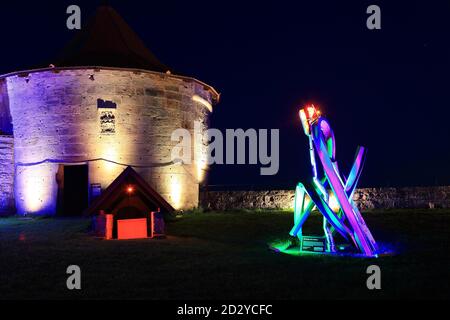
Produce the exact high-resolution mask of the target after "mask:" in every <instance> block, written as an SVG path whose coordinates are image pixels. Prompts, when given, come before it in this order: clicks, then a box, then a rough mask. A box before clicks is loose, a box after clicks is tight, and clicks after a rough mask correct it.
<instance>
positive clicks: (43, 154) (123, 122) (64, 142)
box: [0, 68, 218, 214]
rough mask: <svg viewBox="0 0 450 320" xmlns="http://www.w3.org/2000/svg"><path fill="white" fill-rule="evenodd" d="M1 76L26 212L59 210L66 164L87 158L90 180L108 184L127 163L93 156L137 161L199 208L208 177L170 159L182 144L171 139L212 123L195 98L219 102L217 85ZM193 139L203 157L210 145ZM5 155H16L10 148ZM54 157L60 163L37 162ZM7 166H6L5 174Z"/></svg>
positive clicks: (97, 71)
mask: <svg viewBox="0 0 450 320" xmlns="http://www.w3.org/2000/svg"><path fill="white" fill-rule="evenodd" d="M1 80H2V83H3V84H2V86H3V87H5V86H6V92H7V95H6V94H5V95H3V98H4V99H5V100H7V103H3V104H2V108H1V109H2V110H0V111H1V112H2V113H3V114H6V115H7V116H8V117H10V118H12V124H13V131H14V153H15V155H14V157H15V162H16V165H17V171H16V173H15V174H16V177H15V202H16V208H17V211H18V213H19V214H24V213H33V214H40V213H46V214H54V213H55V212H56V204H57V189H58V185H57V179H55V176H56V175H57V173H58V170H59V169H60V164H61V163H64V162H67V163H72V162H77V161H79V162H81V163H88V165H89V183H90V184H94V183H95V184H101V187H102V189H105V188H106V187H107V186H108V185H109V184H110V183H111V182H112V181H113V180H114V179H115V178H116V177H117V176H118V175H119V174H120V173H121V172H122V171H123V170H124V169H125V166H123V165H118V164H114V163H112V162H107V161H103V160H98V161H91V160H93V159H99V158H102V159H107V160H110V161H114V162H117V163H120V164H129V165H133V166H137V167H136V168H135V169H136V171H138V172H139V174H141V175H142V177H143V178H144V179H146V180H147V181H148V182H149V183H150V185H151V186H152V187H153V188H154V189H155V190H156V191H157V192H159V193H160V194H161V195H162V196H163V197H164V198H166V200H167V201H168V202H169V203H171V204H172V206H173V207H175V208H176V209H189V208H193V207H197V206H198V199H199V191H198V190H199V188H198V186H199V182H200V181H201V180H202V178H203V174H204V173H203V172H202V170H200V168H199V167H200V165H199V163H196V162H193V163H192V164H186V165H167V163H170V161H171V150H172V149H173V147H174V146H175V145H176V144H177V143H178V142H174V141H171V134H172V132H173V131H174V130H175V129H179V128H184V129H188V130H189V131H190V133H191V136H193V133H194V131H193V130H194V122H195V121H197V122H198V123H200V127H201V130H205V129H206V128H207V116H208V113H209V111H208V109H207V108H206V107H205V106H204V105H202V104H200V103H198V102H195V101H194V100H193V96H194V95H198V96H200V97H201V98H203V99H204V100H206V101H208V102H211V103H212V100H213V99H217V98H218V97H217V96H215V95H216V93H215V91H214V89H212V88H211V87H209V86H207V85H205V84H203V83H201V82H200V81H197V80H195V79H193V78H187V77H177V76H172V75H169V74H163V73H157V72H151V71H144V70H135V69H118V68H60V69H57V68H54V69H42V70H36V71H33V72H25V73H15V74H10V75H6V76H4V77H3V79H1ZM3 91H5V90H3ZM5 110H6V111H8V112H6V111H5ZM2 121H5V119H4V117H3V119H2ZM5 139H6V138H5ZM5 141H6V140H5ZM193 141H194V143H193V146H192V154H193V155H195V156H197V158H202V157H204V154H205V153H206V147H205V146H204V145H203V144H202V143H196V142H195V140H194V139H193ZM1 143H2V146H3V145H5V143H6V142H3V141H2V142H1ZM9 145H12V144H8V146H9ZM1 157H2V158H3V157H6V158H8V159H9V158H10V157H11V153H10V151H8V153H5V154H2V155H1ZM49 159H51V160H56V161H58V162H59V164H57V163H43V164H38V165H36V164H33V163H36V162H42V161H44V160H49ZM2 161H3V160H2ZM8 164H9V162H8ZM161 164H165V165H161ZM6 165H7V164H3V163H2V164H1V168H2V169H1V170H2V171H1V172H4V171H3V170H6V169H4V168H6V167H4V166H6ZM154 165H157V166H156V167H154ZM138 166H149V167H145V168H141V167H138ZM202 169H204V168H202ZM5 172H6V171H5ZM5 177H6V176H5ZM2 179H3V177H2ZM5 179H6V178H5ZM2 181H3V180H2ZM9 181H10V176H9V175H8V183H7V184H5V187H3V184H2V188H5V190H6V189H7V190H9V191H10V188H11V185H10V183H9ZM9 191H8V192H9ZM2 192H4V193H5V194H6V192H7V191H3V189H2ZM2 197H3V195H2ZM5 199H6V200H4V201H6V202H8V201H9V200H7V199H10V198H5ZM2 201H3V200H2ZM8 203H9V202H8ZM2 205H3V202H2Z"/></svg>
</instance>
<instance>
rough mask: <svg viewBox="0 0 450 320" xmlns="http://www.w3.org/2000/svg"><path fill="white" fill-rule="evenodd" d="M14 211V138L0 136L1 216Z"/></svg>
mask: <svg viewBox="0 0 450 320" xmlns="http://www.w3.org/2000/svg"><path fill="white" fill-rule="evenodd" d="M13 211H14V138H13V137H12V136H0V215H2V214H6V213H10V212H13Z"/></svg>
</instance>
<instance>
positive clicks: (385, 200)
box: [200, 186, 450, 210]
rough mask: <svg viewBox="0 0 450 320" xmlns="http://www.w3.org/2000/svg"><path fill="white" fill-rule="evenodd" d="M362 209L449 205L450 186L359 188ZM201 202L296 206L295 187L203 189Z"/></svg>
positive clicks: (227, 206)
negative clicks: (252, 189)
mask: <svg viewBox="0 0 450 320" xmlns="http://www.w3.org/2000/svg"><path fill="white" fill-rule="evenodd" d="M353 199H354V200H355V202H356V204H357V205H358V207H359V208H360V209H361V210H370V209H406V208H430V209H433V208H450V186H448V187H410V188H363V189H357V190H356V192H355V195H354V198H353ZM200 202H201V206H202V207H203V208H204V209H210V210H240V209H293V205H294V190H262V191H209V192H206V191H205V192H201V194H200Z"/></svg>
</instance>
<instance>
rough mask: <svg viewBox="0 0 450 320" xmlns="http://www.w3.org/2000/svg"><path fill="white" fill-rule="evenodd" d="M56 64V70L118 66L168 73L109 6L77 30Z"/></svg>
mask: <svg viewBox="0 0 450 320" xmlns="http://www.w3.org/2000/svg"><path fill="white" fill-rule="evenodd" d="M54 64H55V66H56V67H77V66H98V67H119V68H136V69H145V70H151V71H157V72H167V71H168V70H169V68H168V67H167V66H165V65H164V64H163V63H161V62H160V61H159V60H158V59H157V58H156V57H155V55H154V54H153V53H152V52H151V51H150V50H149V49H147V47H146V46H145V44H144V43H143V42H142V40H141V39H140V38H139V36H138V35H137V34H136V33H135V32H134V31H133V30H132V29H131V27H130V26H129V25H128V24H127V23H126V22H125V20H124V19H123V18H122V17H121V16H120V15H119V14H118V13H117V12H116V11H115V10H114V9H113V8H111V7H110V6H106V5H103V6H100V7H99V8H98V9H97V12H96V14H95V16H93V17H92V18H91V19H90V20H89V22H88V24H87V25H86V26H84V27H82V28H81V30H80V31H78V33H77V35H76V36H75V38H74V39H73V40H72V41H71V42H70V43H69V44H68V45H67V47H66V48H65V49H64V51H63V53H62V55H61V56H60V57H59V59H57V61H55V63H54Z"/></svg>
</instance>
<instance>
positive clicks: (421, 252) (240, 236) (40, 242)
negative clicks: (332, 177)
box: [0, 210, 450, 300]
mask: <svg viewBox="0 0 450 320" xmlns="http://www.w3.org/2000/svg"><path fill="white" fill-rule="evenodd" d="M365 217H366V222H367V224H368V225H369V227H370V228H371V230H372V232H373V234H374V237H375V238H376V240H377V241H378V242H379V243H381V244H382V245H386V244H388V245H389V246H390V247H391V248H393V249H394V250H395V251H396V253H397V254H396V255H394V256H385V257H380V258H378V259H363V258H351V257H332V256H323V255H308V256H291V255H286V254H282V253H275V252H273V251H271V250H269V249H268V244H269V243H271V242H272V241H274V240H277V239H282V238H286V236H287V233H288V232H289V230H290V228H291V226H292V214H291V213H287V212H229V213H197V214H190V215H185V216H184V217H182V218H179V219H176V221H174V222H171V223H169V224H168V225H167V233H168V237H167V239H165V240H130V241H105V240H99V239H96V238H94V237H91V236H89V235H88V234H87V231H88V227H89V224H90V221H89V220H86V219H82V218H74V219H62V218H61V219H56V218H51V219H50V218H49V219H44V218H40V219H34V220H21V219H18V218H4V219H0V299H22V298H24V299H36V298H38V299H41V298H45V299H67V298H84V299H89V298H95V299H102V298H106V299H113V298H114V299H116V298H125V299H183V300H184V299H231V298H238V299H239V298H251V299H311V298H313V299H314V298H324V299H335V298H338V299H347V298H448V297H450V281H449V280H450V248H449V240H450V210H409V211H407V210H402V211H374V212H369V213H366V214H365ZM311 220H312V221H311V223H312V226H311V227H312V228H314V227H319V228H320V224H321V217H320V216H319V215H317V214H316V215H313V216H312V218H311ZM71 264H75V265H79V266H80V267H81V269H82V290H81V291H77V292H75V291H69V290H67V289H66V277H67V275H66V273H65V271H66V268H67V266H69V265H71ZM371 264H377V265H379V266H380V267H381V270H382V290H379V291H376V292H374V291H369V290H368V289H367V288H366V279H367V277H368V275H366V268H367V267H368V266H369V265H371Z"/></svg>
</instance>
